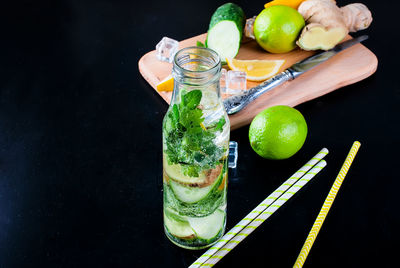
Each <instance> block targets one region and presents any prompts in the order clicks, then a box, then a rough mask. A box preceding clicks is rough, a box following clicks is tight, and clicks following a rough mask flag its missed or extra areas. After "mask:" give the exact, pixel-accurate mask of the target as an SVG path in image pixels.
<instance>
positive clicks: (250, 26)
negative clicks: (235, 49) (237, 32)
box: [244, 16, 257, 39]
mask: <svg viewBox="0 0 400 268" xmlns="http://www.w3.org/2000/svg"><path fill="white" fill-rule="evenodd" d="M256 18H257V17H256V16H254V17H252V18H250V19H247V20H246V25H245V26H244V36H246V37H248V38H251V39H256V37H255V36H254V21H255V20H256Z"/></svg>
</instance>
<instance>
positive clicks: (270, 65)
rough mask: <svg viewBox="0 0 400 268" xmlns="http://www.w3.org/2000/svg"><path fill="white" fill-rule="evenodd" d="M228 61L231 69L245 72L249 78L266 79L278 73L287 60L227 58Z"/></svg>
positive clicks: (254, 79) (252, 79)
mask: <svg viewBox="0 0 400 268" xmlns="http://www.w3.org/2000/svg"><path fill="white" fill-rule="evenodd" d="M226 62H227V63H228V66H229V68H230V69H231V70H234V71H242V72H245V73H246V74H247V80H250V81H264V80H266V79H268V78H270V77H272V76H274V75H275V74H276V73H278V71H279V69H280V68H281V67H282V65H283V63H285V60H236V59H226Z"/></svg>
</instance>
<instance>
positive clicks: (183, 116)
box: [163, 90, 226, 177]
mask: <svg viewBox="0 0 400 268" xmlns="http://www.w3.org/2000/svg"><path fill="white" fill-rule="evenodd" d="M201 98H202V92H201V91H200V90H192V91H189V92H186V91H182V93H181V103H180V104H179V105H177V104H174V105H173V106H172V107H171V108H170V109H169V110H168V114H167V116H166V119H165V121H164V126H163V135H164V141H165V146H166V149H165V150H164V152H165V153H166V155H167V161H168V164H179V165H181V168H182V171H183V173H184V174H185V175H187V176H191V177H198V176H199V173H200V172H201V171H203V170H208V169H212V168H215V167H216V165H219V164H220V160H221V158H222V157H223V156H224V154H225V152H226V149H225V148H222V147H218V146H216V145H215V143H214V139H215V137H216V133H217V132H219V131H221V130H222V127H223V126H224V125H225V123H226V120H225V118H224V117H222V118H221V119H220V120H219V121H218V122H217V123H216V124H215V125H214V126H212V127H210V128H209V129H206V128H205V127H204V125H203V124H202V123H203V121H204V118H203V111H202V110H201V109H199V108H198V106H199V104H200V101H201Z"/></svg>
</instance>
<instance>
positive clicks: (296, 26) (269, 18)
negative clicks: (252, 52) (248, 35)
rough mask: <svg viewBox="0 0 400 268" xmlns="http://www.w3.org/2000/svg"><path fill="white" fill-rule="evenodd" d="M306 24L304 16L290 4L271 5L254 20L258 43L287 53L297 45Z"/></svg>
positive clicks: (267, 48) (275, 51) (269, 49)
mask: <svg viewBox="0 0 400 268" xmlns="http://www.w3.org/2000/svg"><path fill="white" fill-rule="evenodd" d="M304 25H305V22H304V19H303V16H301V14H300V13H299V12H297V10H296V9H294V8H291V7H288V6H279V5H278V6H271V7H268V8H266V9H264V10H263V11H261V13H260V14H259V15H258V16H257V18H256V20H255V21H254V36H255V37H256V40H257V43H258V44H259V45H260V46H261V47H262V48H264V49H265V50H266V51H268V52H271V53H286V52H289V51H291V50H293V49H294V48H295V47H296V40H297V37H298V36H299V34H300V31H301V30H302V29H303V27H304Z"/></svg>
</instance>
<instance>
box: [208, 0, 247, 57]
mask: <svg viewBox="0 0 400 268" xmlns="http://www.w3.org/2000/svg"><path fill="white" fill-rule="evenodd" d="M244 24H245V15H244V12H243V10H242V9H241V8H240V7H239V6H238V5H236V4H233V3H226V4H224V5H222V6H220V7H219V8H217V10H216V11H215V12H214V14H213V15H212V17H211V20H210V26H209V28H208V34H207V40H206V45H207V47H208V48H211V49H213V50H215V51H216V52H217V53H218V55H219V56H220V58H221V62H223V63H225V59H226V58H234V57H235V56H236V54H237V53H238V51H239V47H240V41H241V39H242V34H243V28H244Z"/></svg>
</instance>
